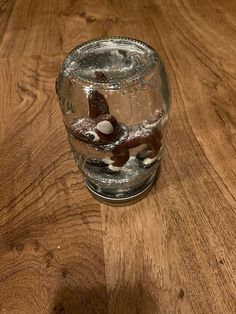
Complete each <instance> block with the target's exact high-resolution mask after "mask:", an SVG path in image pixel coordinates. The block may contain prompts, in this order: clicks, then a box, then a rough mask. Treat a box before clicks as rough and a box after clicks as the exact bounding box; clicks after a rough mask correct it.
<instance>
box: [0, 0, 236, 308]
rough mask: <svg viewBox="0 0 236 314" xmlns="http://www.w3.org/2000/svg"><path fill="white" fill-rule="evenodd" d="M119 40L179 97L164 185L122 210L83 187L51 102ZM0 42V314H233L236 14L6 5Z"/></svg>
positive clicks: (200, 6) (144, 5) (233, 7)
mask: <svg viewBox="0 0 236 314" xmlns="http://www.w3.org/2000/svg"><path fill="white" fill-rule="evenodd" d="M110 35H126V36H131V37H135V38H138V39H141V40H144V41H146V42H148V43H149V44H150V45H152V46H153V47H154V48H155V49H157V50H158V51H159V53H160V55H161V57H162V59H163V60H164V62H165V64H166V68H167V71H168V72H169V77H170V82H171V86H172V100H173V101H172V112H171V119H170V124H169V130H168V134H167V151H166V155H165V160H164V163H163V168H162V174H161V178H160V180H159V181H158V183H157V184H156V185H155V186H154V188H153V190H152V191H151V193H150V194H149V195H148V197H146V198H145V199H144V200H143V201H141V202H139V203H137V204H135V205H133V206H129V207H123V208H114V207H109V206H106V205H101V204H99V203H98V202H97V201H95V200H94V199H93V198H92V197H91V196H90V194H89V192H88V191H87V190H86V188H85V187H84V184H83V182H82V177H81V174H80V172H79V170H78V169H77V167H76V165H75V163H74V160H73V157H72V154H71V152H70V148H69V145H68V142H67V138H66V132H65V129H64V126H63V123H62V118H61V113H60V109H59V106H58V103H57V99H56V96H55V91H54V82H55V77H56V75H57V73H58V70H59V66H60V64H61V62H62V60H63V58H64V56H65V54H66V53H68V51H70V50H71V49H72V48H73V47H74V46H75V45H77V44H79V43H81V42H82V41H85V40H87V39H90V38H95V37H98V36H99V37H100V36H110ZM0 39H1V42H0V85H1V87H0V99H1V103H0V117H1V124H0V127H1V129H0V141H1V145H0V313H1V314H2V313H4V314H5V313H7V314H8V313H9V314H21V313H22V314H28V313H30V314H31V313H32V314H34V313H37V314H46V313H60V314H61V313H109V314H113V313H118V314H119V313H121V314H126V313H127V314H133V313H134V314H136V313H145V314H146V313H147V314H153V313H161V314H170V313H186V314H191V313H197V314H199V313H203V314H209V313H214V314H218V313H222V314H223V313H224V314H227V313H236V213H235V207H236V202H235V196H236V191H235V187H236V176H235V169H236V162H235V158H236V154H235V134H236V133H235V131H236V129H235V121H236V108H235V107H236V105H235V102H236V2H235V1H234V0H228V1H226V0H214V1H212V0H201V1H197V0H194V1H193V0H173V1H172V0H160V1H158V0H143V1H141V0H129V1H118V0H109V1H108V0H86V1H83V0H81V1H72V0H70V1H69V0H58V1H56V0H54V1H52V0H5V1H4V0H1V1H0Z"/></svg>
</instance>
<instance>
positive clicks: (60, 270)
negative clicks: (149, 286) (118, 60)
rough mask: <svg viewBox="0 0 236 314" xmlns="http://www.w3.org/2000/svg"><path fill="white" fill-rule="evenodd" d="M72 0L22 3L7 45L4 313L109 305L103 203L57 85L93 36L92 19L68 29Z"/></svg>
mask: <svg viewBox="0 0 236 314" xmlns="http://www.w3.org/2000/svg"><path fill="white" fill-rule="evenodd" d="M63 3H64V6H62V7H58V6H57V2H55V1H54V2H48V1H44V2H38V1H17V2H16V4H15V6H14V9H13V10H11V7H10V8H9V19H8V24H7V27H6V30H5V33H4V36H3V40H2V43H1V59H0V72H1V84H2V85H3V86H5V88H4V89H1V91H0V93H1V100H2V101H1V146H0V164H1V175H0V195H1V197H0V208H1V211H0V224H1V229H0V230H1V231H0V256H1V259H0V313H12V314H13V313H25V314H28V313H65V312H66V313H81V311H82V312H83V313H85V312H86V313H106V310H107V293H106V285H105V268H104V252H103V238H102V229H101V213H100V207H99V204H98V203H97V202H96V201H95V200H94V199H93V198H91V197H90V194H89V193H88V191H87V190H86V189H85V187H84V185H83V182H82V177H81V175H80V173H79V171H78V169H77V167H76V165H75V163H74V160H73V157H72V154H71V152H70V148H69V145H68V141H67V137H66V132H65V129H64V126H63V123H62V117H61V113H60V109H59V106H58V103H57V99H56V96H55V91H54V86H55V78H56V75H57V72H58V69H59V65H60V62H61V61H62V58H63V55H64V53H65V49H66V50H67V48H68V46H67V45H70V44H71V45H74V44H75V42H76V41H77V40H78V41H80V40H81V39H82V40H84V39H85V38H86V34H85V33H84V36H82V35H81V34H82V33H83V32H84V28H83V24H84V23H83V21H82V23H81V28H80V27H79V29H80V30H81V33H78V34H79V35H78V36H77V39H76V38H72V37H69V36H68V33H67V32H63V27H64V24H65V21H64V17H61V18H60V24H58V15H59V16H60V15H62V14H65V13H66V10H65V7H66V1H64V2H63ZM61 4H62V3H61ZM60 9H61V11H60ZM68 14H69V15H70V11H69V12H68ZM78 21H80V19H74V20H73V19H72V21H71V25H70V28H72V27H74V29H75V27H78ZM58 25H60V28H58ZM60 36H62V38H61V37H60ZM64 36H65V38H64ZM75 37H76V36H75ZM68 38H69V40H72V42H71V43H70V42H69V41H68ZM81 309H82V310H81Z"/></svg>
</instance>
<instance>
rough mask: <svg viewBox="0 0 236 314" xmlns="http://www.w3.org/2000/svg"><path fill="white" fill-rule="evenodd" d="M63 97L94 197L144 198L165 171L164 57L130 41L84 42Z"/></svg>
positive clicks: (64, 73)
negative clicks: (159, 174)
mask: <svg viewBox="0 0 236 314" xmlns="http://www.w3.org/2000/svg"><path fill="white" fill-rule="evenodd" d="M56 92H57V95H58V98H59V102H60V106H61V110H62V113H63V119H64V123H65V126H66V129H67V132H68V137H69V142H70V145H71V149H72V151H73V153H74V157H75V160H76V163H77V165H78V167H79V169H80V170H81V172H82V173H83V176H84V179H85V183H86V185H87V187H88V188H89V190H90V191H91V192H92V193H93V195H94V196H96V197H97V198H99V199H100V200H102V201H105V202H109V203H115V204H121V205H122V204H127V203H132V202H134V201H137V200H139V199H140V198H142V197H143V196H144V195H145V194H146V193H147V191H148V190H149V189H150V187H151V186H152V184H153V182H154V179H155V177H156V175H157V174H158V173H159V169H160V163H161V159H162V155H163V149H164V146H163V135H164V130H165V126H166V123H167V120H168V113H169V106H170V97H169V88H168V83H167V77H166V73H165V69H164V66H163V64H162V62H161V59H160V57H159V55H158V54H157V53H156V52H155V51H154V49H153V48H151V47H150V46H148V45H147V44H145V43H143V42H141V41H138V40H135V39H131V38H125V37H109V38H100V39H95V40H91V41H88V42H85V43H83V44H81V45H79V46H77V47H76V48H75V49H73V50H72V51H71V52H70V53H69V54H68V55H67V57H66V58H65V60H64V63H63V65H62V67H61V70H60V73H59V76H58V78H57V81H56Z"/></svg>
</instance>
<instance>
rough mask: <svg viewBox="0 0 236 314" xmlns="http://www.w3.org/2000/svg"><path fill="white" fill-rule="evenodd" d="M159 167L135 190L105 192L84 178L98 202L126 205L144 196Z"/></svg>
mask: <svg viewBox="0 0 236 314" xmlns="http://www.w3.org/2000/svg"><path fill="white" fill-rule="evenodd" d="M159 173H160V171H159V169H158V171H157V172H156V173H154V174H153V175H152V176H151V177H150V178H149V179H148V180H147V181H146V182H145V183H144V184H142V185H141V186H140V187H138V188H137V189H135V190H131V191H129V192H125V193H106V192H104V191H102V190H101V189H98V188H97V187H96V186H95V185H94V184H92V183H91V182H89V181H88V180H87V179H86V178H85V179H84V181H85V184H86V186H87V188H88V190H89V191H90V193H91V194H92V195H93V196H94V197H95V198H96V199H97V200H98V201H100V202H103V203H105V204H109V205H111V206H126V205H130V204H133V203H136V202H138V201H140V200H141V199H142V198H143V197H144V196H146V195H147V194H148V192H149V191H150V189H151V188H152V186H153V184H154V182H155V180H156V178H157V177H158V176H159Z"/></svg>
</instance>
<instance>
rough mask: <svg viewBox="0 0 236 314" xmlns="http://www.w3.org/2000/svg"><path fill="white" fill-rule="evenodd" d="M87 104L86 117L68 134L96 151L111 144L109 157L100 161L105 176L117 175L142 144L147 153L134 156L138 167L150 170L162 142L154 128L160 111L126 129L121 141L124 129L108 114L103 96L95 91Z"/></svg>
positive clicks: (107, 107) (159, 117)
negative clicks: (145, 147)
mask: <svg viewBox="0 0 236 314" xmlns="http://www.w3.org/2000/svg"><path fill="white" fill-rule="evenodd" d="M88 103H89V117H88V118H84V119H80V120H78V121H76V122H75V123H74V124H73V125H72V126H71V133H72V134H73V135H74V136H75V138H77V139H79V140H82V141H84V142H87V143H89V144H91V145H93V146H94V147H95V148H97V149H102V147H105V146H106V145H109V144H113V147H114V148H113V149H112V157H111V158H110V159H104V160H103V161H104V162H105V163H106V166H107V168H106V171H107V172H109V173H118V172H119V171H120V170H121V169H122V166H124V165H125V163H126V162H127V161H128V160H129V157H130V154H129V149H131V148H135V147H138V146H140V145H143V144H145V145H146V146H147V148H148V149H146V150H144V151H142V152H141V153H139V154H138V155H137V156H136V157H137V158H139V160H140V161H141V162H140V164H141V166H143V167H150V166H151V165H152V164H153V163H154V162H155V161H156V160H157V157H158V153H159V150H160V148H161V139H162V135H161V132H160V130H159V128H158V127H157V126H158V123H159V122H160V119H161V118H162V116H163V111H159V110H156V111H155V112H154V113H153V114H152V115H151V116H150V117H149V118H148V119H147V120H145V121H143V122H142V123H141V124H135V125H133V126H130V127H127V130H128V132H126V133H127V135H126V137H125V136H124V127H122V124H121V123H119V122H118V121H117V120H116V118H115V117H114V116H113V115H111V114H110V112H109V106H108V103H107V101H106V99H105V97H104V95H102V94H101V93H99V92H98V91H96V90H94V91H91V92H90V93H89V96H88ZM122 136H123V139H122V140H121V138H122ZM107 147H108V146H107Z"/></svg>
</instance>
